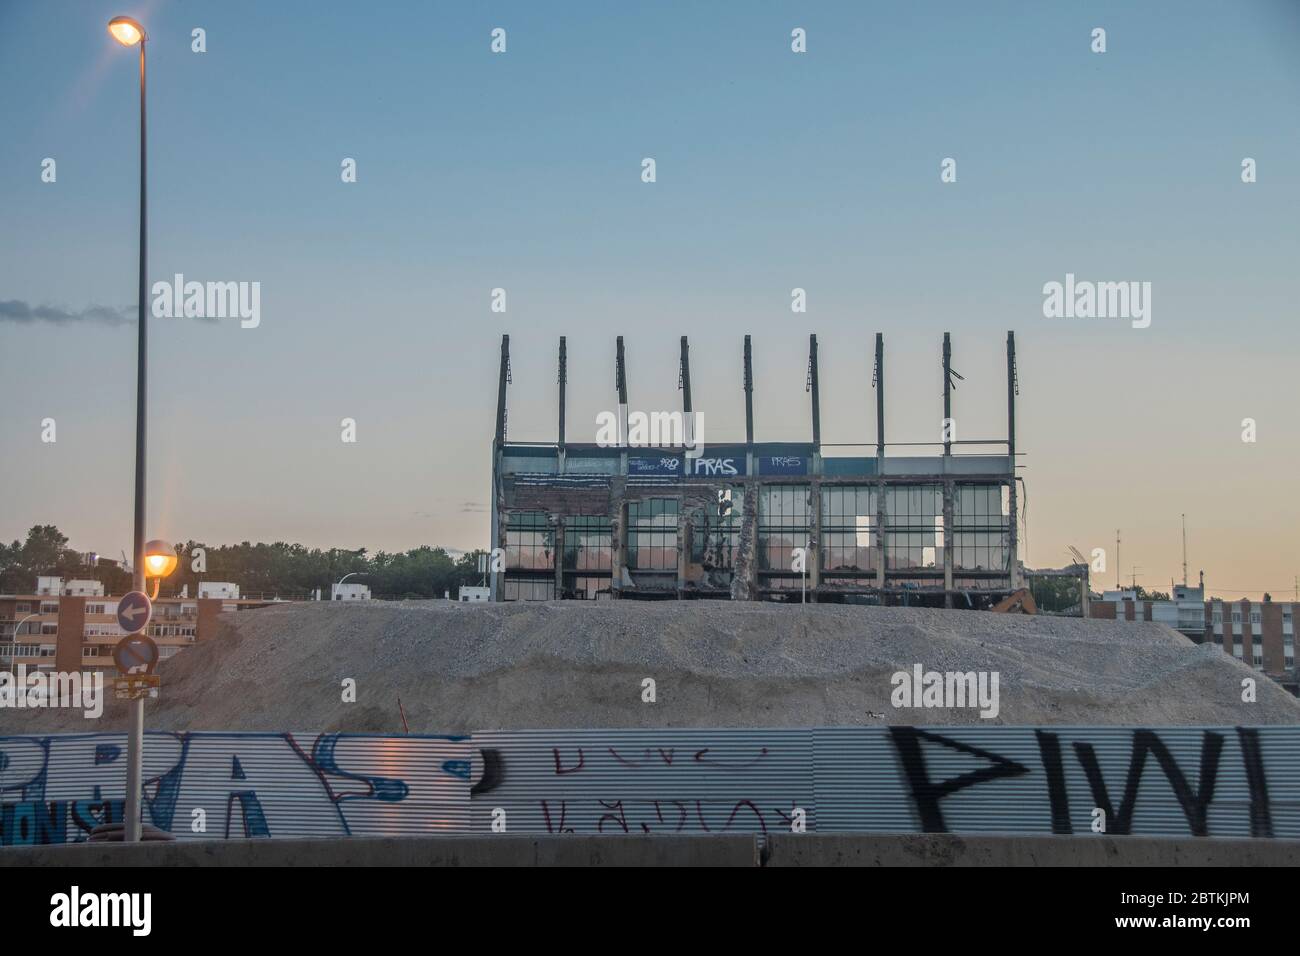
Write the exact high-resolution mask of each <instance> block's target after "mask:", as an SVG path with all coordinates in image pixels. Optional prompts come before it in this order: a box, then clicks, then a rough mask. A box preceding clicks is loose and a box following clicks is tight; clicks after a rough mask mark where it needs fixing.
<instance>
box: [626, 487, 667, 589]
mask: <svg viewBox="0 0 1300 956" xmlns="http://www.w3.org/2000/svg"><path fill="white" fill-rule="evenodd" d="M677 506H678V501H677V499H676V498H649V499H647V500H645V501H629V502H628V505H627V564H628V567H629V568H631V569H632V570H634V571H675V570H677Z"/></svg>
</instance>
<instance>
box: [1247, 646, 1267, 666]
mask: <svg viewBox="0 0 1300 956" xmlns="http://www.w3.org/2000/svg"><path fill="white" fill-rule="evenodd" d="M1250 656H1251V657H1252V658H1253V661H1254V664H1255V670H1259V671H1262V670H1263V669H1264V652H1263V651H1261V650H1260V649H1259V648H1258V647H1254V648H1251V655H1250Z"/></svg>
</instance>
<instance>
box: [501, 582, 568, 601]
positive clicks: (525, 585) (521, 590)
mask: <svg viewBox="0 0 1300 956" xmlns="http://www.w3.org/2000/svg"><path fill="white" fill-rule="evenodd" d="M501 597H502V598H503V599H505V600H507V601H550V600H553V599H554V598H555V581H554V580H552V579H549V578H511V577H507V578H506V579H505V581H504V582H502V584H501Z"/></svg>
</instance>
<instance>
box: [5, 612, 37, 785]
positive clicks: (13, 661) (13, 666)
mask: <svg viewBox="0 0 1300 956" xmlns="http://www.w3.org/2000/svg"><path fill="white" fill-rule="evenodd" d="M40 616H41V615H40V614H39V613H37V614H28V615H27V616H26V617H24V618H21V619H20V620H19V621H18V623H17V624H15V625H14V633H13V642H14V643H13V653H11V654H10V655H9V670H10V672H11V673H13V674H15V675H16V674H17V673H18V632H19V630H21V629H22V626H23V625H24V624H26V623H27V622H28V621H30V620H31V619H32V618H34V617H40ZM0 792H3V791H0Z"/></svg>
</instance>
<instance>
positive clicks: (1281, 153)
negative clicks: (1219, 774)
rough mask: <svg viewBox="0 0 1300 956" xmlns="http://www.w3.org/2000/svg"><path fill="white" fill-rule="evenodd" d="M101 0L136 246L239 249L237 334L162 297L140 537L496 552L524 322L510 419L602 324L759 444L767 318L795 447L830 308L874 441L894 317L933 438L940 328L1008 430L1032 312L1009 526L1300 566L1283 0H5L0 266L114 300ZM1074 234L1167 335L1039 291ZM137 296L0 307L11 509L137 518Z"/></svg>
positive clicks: (1056, 540) (576, 357)
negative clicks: (1011, 341) (1061, 311)
mask: <svg viewBox="0 0 1300 956" xmlns="http://www.w3.org/2000/svg"><path fill="white" fill-rule="evenodd" d="M118 13H127V14H131V15H134V16H137V17H138V18H140V19H141V20H142V21H144V22H145V24H146V26H147V28H148V29H149V32H150V37H151V40H150V44H149V77H150V91H149V92H150V96H149V110H150V114H149V121H150V156H149V163H150V180H149V183H150V210H151V222H150V249H151V256H150V279H151V281H153V280H157V279H166V278H170V276H171V275H172V274H174V273H176V272H182V273H184V274H185V275H186V276H187V277H188V278H191V279H199V280H235V281H238V280H244V281H259V282H260V283H261V285H262V321H261V325H260V326H259V327H258V328H257V329H241V328H239V325H238V322H236V321H233V320H224V321H219V322H215V323H213V322H208V323H205V322H198V321H195V320H183V319H178V320H157V321H155V322H153V323H152V324H151V356H150V359H151V371H152V377H151V388H152V398H151V408H150V413H151V433H150V479H149V480H150V525H151V529H154V530H151V533H157V534H160V535H163V536H168V537H173V538H177V539H186V538H191V537H192V538H197V539H205V540H208V541H210V542H214V543H215V542H222V541H234V540H242V539H251V540H274V539H287V540H300V541H303V542H305V543H308V544H312V545H321V546H327V545H340V546H354V547H359V546H367V547H369V548H371V549H372V550H373V549H379V548H386V549H389V550H392V549H398V548H406V547H412V546H415V545H417V544H421V543H436V544H444V545H448V546H452V547H460V548H469V547H474V546H479V545H483V544H485V543H486V538H487V516H486V514H485V512H484V508H485V503H486V501H487V500H488V479H489V468H490V458H489V443H490V437H491V430H492V415H493V410H494V408H493V406H494V401H495V377H496V358H497V348H498V341H499V336H500V334H501V333H502V332H503V331H508V332H509V333H510V334H511V338H512V342H513V345H514V360H513V372H514V383H515V384H514V386H513V388H512V390H511V398H512V405H511V414H510V432H511V436H512V437H515V438H519V439H535V440H546V439H548V438H551V437H552V436H553V434H554V422H553V406H554V389H555V384H554V378H555V376H554V369H553V363H554V357H555V347H556V339H557V337H558V336H559V335H561V334H564V335H567V336H568V342H569V355H570V369H571V376H570V415H569V420H570V435H571V436H572V437H573V438H575V439H577V438H580V437H586V436H584V435H583V429H587V430H589V431H592V432H593V433H594V420H595V414H596V412H598V411H600V410H602V409H606V408H609V407H611V403H612V402H613V394H612V387H613V369H612V365H613V349H614V336H615V335H617V334H620V333H621V334H623V335H624V336H625V337H626V339H627V345H628V350H629V379H630V384H631V389H632V396H631V397H632V403H633V405H634V406H637V407H641V408H646V409H672V408H675V407H678V405H679V402H680V398H679V395H678V393H677V391H676V380H677V375H676V351H677V338H678V336H680V335H682V334H688V335H690V336H691V344H692V370H693V372H694V391H695V401H696V406H697V408H702V409H704V410H705V413H706V415H707V416H708V418H707V422H708V428H709V436H710V438H713V439H721V438H723V437H734V436H743V401H742V395H741V392H740V381H739V369H740V347H741V338H742V336H743V335H744V334H745V333H750V334H752V335H753V336H754V349H755V360H756V378H757V387H758V391H757V393H756V396H755V406H756V416H757V419H758V432H759V437H760V438H762V439H771V440H777V439H805V438H806V437H807V435H808V431H809V425H808V408H807V396H806V395H805V393H804V391H803V381H804V365H805V362H806V349H807V336H808V333H809V332H816V333H817V334H818V336H819V341H820V343H821V346H822V349H821V352H822V388H823V435H824V437H825V439H826V440H828V441H836V442H853V441H861V442H870V441H872V440H874V431H873V427H874V426H873V421H872V413H871V405H870V402H871V400H872V399H871V393H870V389H869V382H870V352H871V348H872V336H873V333H874V332H876V331H883V332H884V333H885V336H886V349H887V356H888V371H889V375H888V381H887V385H888V391H887V399H888V400H887V408H888V411H889V422H888V433H889V437H890V438H891V439H897V440H900V441H902V440H911V441H929V440H934V438H935V437H936V433H937V431H938V420H939V418H940V416H941V397H940V390H941V383H940V380H939V374H938V362H939V348H940V342H941V339H942V334H943V332H944V331H951V332H952V334H953V341H954V366H955V367H956V368H957V369H958V370H959V371H960V372H961V373H962V374H963V375H965V376H966V381H965V382H963V383H961V385H960V387H959V389H958V392H957V394H956V414H957V420H958V428H959V437H985V436H988V437H997V436H999V435H1002V434H1003V433H1004V429H1005V420H1004V419H1005V413H1004V402H1005V391H1004V388H1005V386H1004V380H1003V358H1002V348H1003V341H1004V339H1005V334H1006V331H1007V330H1008V329H1014V330H1015V331H1016V335H1017V340H1018V344H1019V347H1020V353H1021V373H1020V377H1021V405H1020V419H1019V421H1020V445H1021V448H1022V449H1023V450H1024V452H1025V453H1026V456H1025V458H1024V459H1023V464H1024V466H1025V467H1024V470H1023V474H1024V477H1025V479H1026V482H1027V484H1028V491H1029V500H1030V510H1029V559H1030V562H1031V563H1033V564H1038V565H1055V564H1060V563H1063V562H1064V561H1065V560H1066V553H1065V548H1066V546H1067V545H1070V544H1073V545H1076V546H1078V547H1080V548H1083V549H1084V550H1090V549H1091V548H1093V547H1111V546H1112V545H1113V540H1114V529H1115V528H1116V527H1123V528H1124V529H1125V534H1124V537H1125V544H1124V551H1125V553H1124V555H1123V556H1122V557H1123V562H1122V563H1123V566H1124V567H1123V570H1124V573H1125V577H1126V578H1127V577H1128V574H1129V568H1130V565H1138V566H1139V567H1140V568H1141V569H1142V570H1141V571H1139V577H1138V580H1139V581H1141V582H1143V583H1146V584H1147V585H1148V586H1155V585H1159V584H1162V583H1163V584H1167V583H1168V579H1169V577H1170V576H1171V575H1173V574H1180V573H1181V571H1180V570H1179V569H1178V565H1179V563H1180V561H1181V554H1180V546H1181V537H1180V532H1179V514H1180V513H1181V512H1187V514H1188V524H1189V529H1190V530H1189V541H1190V545H1191V550H1192V559H1191V560H1192V568H1193V575H1194V574H1195V571H1196V569H1197V568H1200V567H1204V568H1205V569H1206V572H1207V577H1208V578H1209V580H1210V583H1211V585H1212V586H1215V585H1217V586H1219V587H1224V588H1228V587H1236V586H1238V585H1239V586H1240V587H1241V589H1242V590H1249V591H1252V592H1258V591H1260V590H1263V589H1264V588H1271V589H1273V590H1274V591H1275V592H1278V591H1281V590H1283V589H1287V590H1289V589H1290V586H1291V585H1292V578H1293V576H1294V575H1295V574H1296V573H1300V559H1297V556H1296V549H1295V541H1296V537H1297V531H1300V505H1297V503H1296V500H1295V495H1294V491H1293V489H1294V486H1295V478H1296V472H1297V467H1298V466H1300V454H1298V453H1297V450H1296V449H1297V444H1298V443H1297V439H1300V427H1298V426H1297V424H1296V423H1295V416H1294V412H1293V409H1294V408H1295V404H1296V403H1295V398H1296V389H1295V385H1294V381H1295V362H1296V356H1297V354H1298V350H1297V345H1300V332H1298V331H1297V325H1296V321H1295V320H1296V318H1297V315H1296V305H1295V303H1296V296H1295V293H1294V288H1293V285H1292V275H1293V274H1294V270H1295V266H1294V263H1295V262H1296V261H1297V260H1298V259H1300V255H1298V253H1300V248H1297V246H1298V245H1300V243H1298V240H1297V236H1296V230H1295V225H1294V223H1295V218H1296V211H1297V209H1300V178H1298V177H1297V168H1298V167H1300V134H1298V133H1297V127H1296V124H1295V122H1294V116H1295V103H1296V101H1297V94H1298V93H1300V42H1297V41H1300V5H1298V4H1295V3H1290V2H1265V0H1259V2H1242V3H1235V4H1228V3H1200V2H1181V3H1172V2H1170V3H1154V2H1152V3H1137V4H1135V3H1066V2H1057V3H991V4H980V5H975V4H968V3H956V2H954V3H889V4H885V3H872V4H865V3H817V4H794V3H750V4H726V3H717V4H687V3H680V4H654V5H650V4H596V3H591V4H581V3H567V4H558V3H557V4H540V3H527V4H493V3H483V4H469V3H461V4H450V3H383V4H376V5H375V9H373V10H370V11H368V12H366V13H364V14H363V13H361V12H360V9H359V8H358V7H357V5H355V4H341V3H332V2H323V3H277V4H264V3H238V2H235V3H228V2H223V3H219V4H218V3H212V2H190V0H187V2H185V3H179V2H173V3H162V2H158V3H152V4H140V5H135V6H132V5H129V4H128V5H121V4H103V3H98V2H62V3H37V2H29V0H7V2H4V3H0V113H2V114H3V116H4V117H5V123H4V129H5V135H4V137H3V138H0V210H2V213H0V217H2V218H0V224H2V225H3V228H0V301H8V300H17V301H20V302H24V303H28V304H30V305H33V306H37V305H46V306H56V307H61V308H66V309H69V310H81V309H85V308H88V307H92V306H110V307H123V306H131V305H133V304H134V300H135V270H136V261H135V257H136V214H137V206H136V203H137V195H136V181H137V176H138V172H137V161H138V159H137V135H138V132H137V126H136V122H137V119H136V117H137V107H136V80H137V77H136V71H135V61H134V53H133V51H128V50H124V49H122V48H120V47H118V46H117V45H116V44H114V43H113V42H112V41H111V39H110V38H109V36H108V34H107V31H106V29H105V24H106V23H107V21H108V19H109V18H110V17H111V16H113V15H115V14H118ZM194 27H202V28H203V29H205V30H206V32H207V52H206V53H203V54H198V53H193V52H191V49H190V44H191V40H190V31H191V30H192V29H193V28H194ZM494 27H502V28H504V29H505V30H506V31H507V37H508V51H507V52H506V53H505V54H503V55H493V54H492V53H491V52H490V50H489V41H490V36H489V34H490V31H491V30H492V29H493V28H494ZM794 27H803V28H804V29H806V30H807V34H808V52H807V53H806V54H802V55H796V54H793V53H792V52H791V51H790V31H791V29H793V28H794ZM1094 27H1102V28H1104V29H1105V30H1106V31H1107V52H1106V53H1104V54H1096V53H1093V52H1092V51H1091V49H1090V34H1091V31H1092V29H1093V28H1094ZM647 156H650V157H654V158H655V160H656V163H657V173H658V181H657V182H656V183H654V184H644V183H642V182H641V180H640V168H641V167H640V164H641V160H642V158H643V157H647ZM1247 156H1249V157H1252V158H1254V159H1255V160H1256V161H1257V163H1258V170H1259V181H1258V182H1256V183H1254V184H1250V185H1246V184H1243V183H1242V182H1241V180H1240V164H1241V160H1242V158H1243V157H1247ZM45 157H52V158H54V159H56V161H57V163H58V180H57V182H56V183H43V182H41V178H40V164H41V161H42V159H44V158H45ZM344 157H352V158H355V159H356V160H357V163H358V182H357V183H355V184H344V183H342V182H341V181H340V175H339V172H340V162H341V160H342V159H343V158H344ZM945 157H954V158H955V159H956V160H957V164H958V167H957V168H958V179H957V182H956V183H953V184H942V183H940V181H939V164H940V161H941V160H942V159H943V158H945ZM1067 272H1073V273H1075V274H1076V275H1078V276H1079V277H1081V278H1091V279H1095V280H1099V281H1101V280H1140V281H1150V282H1151V283H1152V286H1153V321H1152V325H1151V327H1150V328H1149V329H1144V330H1137V329H1132V328H1131V327H1130V326H1129V324H1128V323H1127V322H1124V321H1122V320H1063V319H1046V318H1044V317H1043V314H1042V291H1041V290H1042V286H1043V284H1044V283H1045V282H1048V281H1053V280H1056V281H1060V280H1062V279H1063V278H1064V276H1065V274H1066V273H1067ZM796 286H797V287H802V288H805V289H806V290H807V294H808V302H809V309H808V312H807V313H806V314H792V313H791V311H790V307H789V303H790V290H791V289H792V288H794V287H796ZM494 287H504V288H505V289H506V290H507V294H508V303H509V311H508V312H507V313H506V314H505V315H501V314H495V313H492V312H491V311H489V294H490V290H491V289H492V288H494ZM133 332H134V327H133V326H132V325H130V324H127V325H107V324H104V323H98V322H94V321H81V322H72V323H66V324H53V323H48V322H36V323H25V324H19V323H15V322H12V321H3V320H0V404H2V405H3V408H4V409H5V412H4V415H3V416H2V417H0V447H3V448H4V449H6V450H7V454H6V455H5V456H4V458H3V462H2V463H0V483H2V486H3V489H4V495H3V498H4V501H5V507H4V508H3V509H2V511H0V537H2V538H4V539H11V538H13V537H19V536H21V535H22V534H23V533H24V532H25V530H26V528H27V527H29V526H30V525H32V524H34V523H37V522H41V523H45V522H53V523H57V524H59V525H60V527H62V528H63V529H64V531H65V532H67V533H69V534H70V535H71V537H72V544H73V546H74V547H79V548H82V549H92V548H93V549H97V550H99V551H101V552H104V553H107V554H112V553H116V552H117V551H118V550H120V549H121V548H123V547H126V546H127V544H128V542H129V540H130V521H131V515H130V500H131V499H130V494H131V481H132V472H131V468H132V455H131V448H132V444H131V443H132V440H133V425H134V422H133V400H134V399H133V395H134V392H133V382H134V377H133V376H134V334H133ZM45 417H53V418H55V419H56V421H57V423H58V441H57V443H55V444H54V445H49V444H43V443H41V441H40V421H41V419H43V418H45ZM344 417H352V418H355V419H356V420H357V423H358V437H359V440H358V442H357V443H356V444H355V445H344V444H343V443H341V442H340V441H339V421H340V419H342V418H344ZM1245 417H1253V418H1255V419H1256V420H1257V422H1258V428H1259V441H1258V442H1257V443H1255V444H1245V443H1243V442H1241V440H1240V431H1241V427H1240V423H1241V420H1242V419H1243V418H1245ZM1230 579H1231V580H1230ZM1106 580H1108V581H1109V582H1110V583H1113V571H1112V572H1108V574H1107V575H1106Z"/></svg>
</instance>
